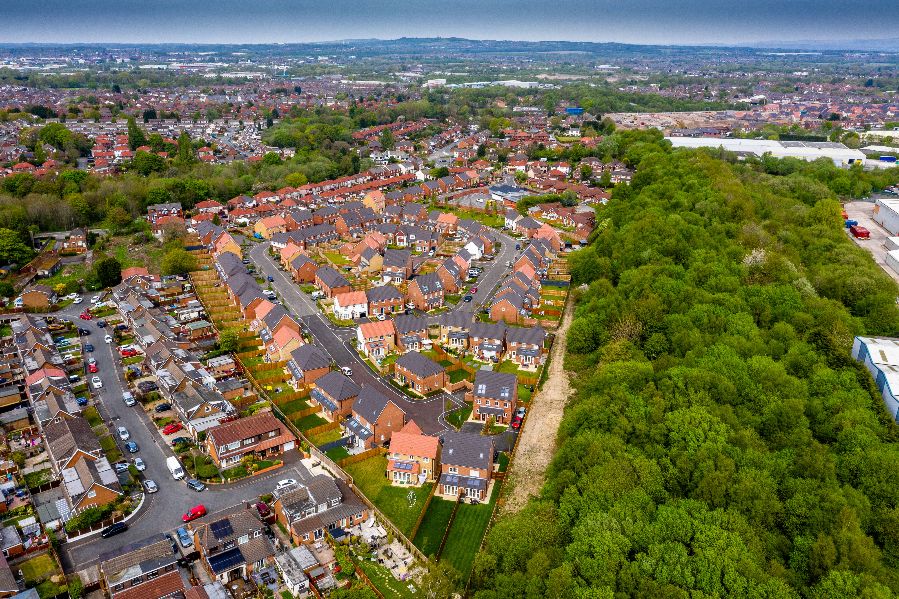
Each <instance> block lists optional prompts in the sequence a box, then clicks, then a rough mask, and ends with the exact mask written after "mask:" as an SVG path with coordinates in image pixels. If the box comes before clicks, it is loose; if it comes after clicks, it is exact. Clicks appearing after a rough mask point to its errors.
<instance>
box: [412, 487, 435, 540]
mask: <svg viewBox="0 0 899 599" xmlns="http://www.w3.org/2000/svg"><path fill="white" fill-rule="evenodd" d="M438 484H439V483H437V482H435V483H434V484H433V485H431V492H430V493H428V498H427V499H425V505H424V507H423V508H422V510H421V513H420V514H419V515H418V520H416V521H415V526H413V527H412V531H411V532H410V533H409V536H410V537H411V538H413V539H414V538H415V535H417V534H418V529H419V528H421V523H422V521H423V520H424V519H425V514H427V513H428V508H429V507H431V500H432V499H434V493H435V492H436V491H437V486H438Z"/></svg>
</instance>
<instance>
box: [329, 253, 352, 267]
mask: <svg viewBox="0 0 899 599" xmlns="http://www.w3.org/2000/svg"><path fill="white" fill-rule="evenodd" d="M322 255H323V256H324V257H325V258H327V259H328V260H330V261H331V264H333V265H334V266H343V265H344V264H349V260H347V258H346V256H344V255H343V254H341V253H340V252H322Z"/></svg>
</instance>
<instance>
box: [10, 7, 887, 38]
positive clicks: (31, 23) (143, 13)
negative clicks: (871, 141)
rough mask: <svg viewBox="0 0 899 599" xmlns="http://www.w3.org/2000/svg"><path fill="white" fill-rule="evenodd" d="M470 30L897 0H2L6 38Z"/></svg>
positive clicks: (539, 32) (721, 20) (600, 33)
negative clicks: (27, 0) (858, 0)
mask: <svg viewBox="0 0 899 599" xmlns="http://www.w3.org/2000/svg"><path fill="white" fill-rule="evenodd" d="M449 36H455V37H465V38H470V39H506V40H570V41H592V42H625V43H637V44H717V45H729V44H734V45H737V44H747V43H756V42H766V41H785V40H786V41H793V40H847V39H853V40H858V39H878V38H880V39H882V38H895V37H899V2H897V0H863V1H861V2H847V1H846V0H839V1H837V0H751V1H749V0H551V1H549V0H325V1H322V0H202V1H200V0H41V1H40V2H22V1H21V0H0V42H26V43H27V42H48V43H66V42H110V43H111V42H116V43H165V42H188V43H229V42H231V43H238V44H247V43H289V42H316V41H332V40H341V39H352V38H380V39H392V38H397V37H449Z"/></svg>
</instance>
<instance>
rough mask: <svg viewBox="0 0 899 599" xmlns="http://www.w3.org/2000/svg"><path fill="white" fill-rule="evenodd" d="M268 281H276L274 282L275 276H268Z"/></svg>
mask: <svg viewBox="0 0 899 599" xmlns="http://www.w3.org/2000/svg"><path fill="white" fill-rule="evenodd" d="M268 282H269V283H274V282H275V277H273V276H271V275H269V276H268Z"/></svg>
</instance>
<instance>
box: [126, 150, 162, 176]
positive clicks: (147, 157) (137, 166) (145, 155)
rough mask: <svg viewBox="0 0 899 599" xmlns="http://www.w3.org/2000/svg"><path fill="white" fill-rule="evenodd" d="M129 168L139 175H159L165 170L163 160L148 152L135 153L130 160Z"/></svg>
mask: <svg viewBox="0 0 899 599" xmlns="http://www.w3.org/2000/svg"><path fill="white" fill-rule="evenodd" d="M131 166H132V167H133V168H134V170H136V171H137V172H138V173H140V174H141V175H144V176H147V175H149V174H150V173H159V172H162V171H164V170H165V159H164V158H163V157H162V156H159V155H158V154H151V153H150V152H137V153H136V154H135V155H134V158H133V159H132V160H131Z"/></svg>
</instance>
